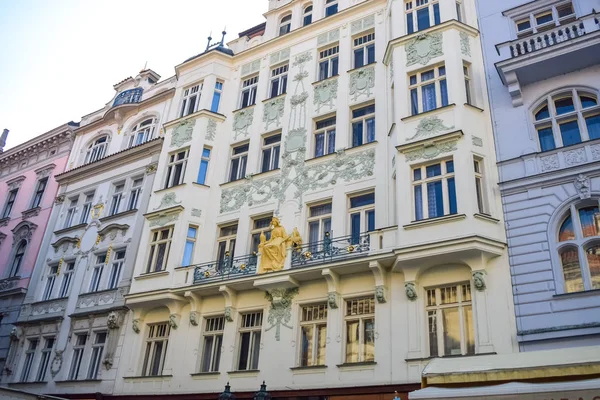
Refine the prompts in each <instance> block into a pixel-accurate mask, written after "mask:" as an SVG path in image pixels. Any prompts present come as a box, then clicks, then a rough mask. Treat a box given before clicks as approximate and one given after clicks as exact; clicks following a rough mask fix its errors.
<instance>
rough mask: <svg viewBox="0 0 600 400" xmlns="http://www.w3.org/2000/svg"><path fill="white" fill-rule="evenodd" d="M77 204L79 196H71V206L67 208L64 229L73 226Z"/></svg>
mask: <svg viewBox="0 0 600 400" xmlns="http://www.w3.org/2000/svg"><path fill="white" fill-rule="evenodd" d="M77 204H79V196H73V197H70V198H69V207H68V208H67V212H66V214H67V215H66V216H65V224H64V226H63V229H66V228H70V227H72V226H73V220H74V219H75V214H76V213H77Z"/></svg>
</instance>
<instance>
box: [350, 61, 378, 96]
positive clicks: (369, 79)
mask: <svg viewBox="0 0 600 400" xmlns="http://www.w3.org/2000/svg"><path fill="white" fill-rule="evenodd" d="M374 87H375V67H373V66H370V67H364V68H362V69H359V70H358V71H355V72H353V73H351V74H350V94H351V95H352V100H353V101H356V100H357V99H358V97H359V96H362V95H366V96H367V97H369V96H371V89H373V88H374Z"/></svg>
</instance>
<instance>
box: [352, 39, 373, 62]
mask: <svg viewBox="0 0 600 400" xmlns="http://www.w3.org/2000/svg"><path fill="white" fill-rule="evenodd" d="M375 48H376V44H375V31H374V30H371V31H368V32H363V33H361V34H360V35H357V36H354V37H353V38H352V65H353V67H354V68H362V67H364V66H367V65H369V64H373V63H374V62H375V57H376V55H375ZM371 49H372V51H371ZM357 53H360V56H359V54H357Z"/></svg>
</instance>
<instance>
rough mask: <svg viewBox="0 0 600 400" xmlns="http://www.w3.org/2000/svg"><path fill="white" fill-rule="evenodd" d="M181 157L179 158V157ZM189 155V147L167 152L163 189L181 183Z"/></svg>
mask: <svg viewBox="0 0 600 400" xmlns="http://www.w3.org/2000/svg"><path fill="white" fill-rule="evenodd" d="M179 157H181V158H179ZM189 157H190V148H189V147H188V148H185V149H180V150H177V151H174V152H171V153H169V154H168V158H167V168H166V170H167V171H166V177H165V183H164V187H163V189H168V188H171V187H174V186H178V185H182V184H183V183H184V182H185V172H186V169H187V163H188V160H189Z"/></svg>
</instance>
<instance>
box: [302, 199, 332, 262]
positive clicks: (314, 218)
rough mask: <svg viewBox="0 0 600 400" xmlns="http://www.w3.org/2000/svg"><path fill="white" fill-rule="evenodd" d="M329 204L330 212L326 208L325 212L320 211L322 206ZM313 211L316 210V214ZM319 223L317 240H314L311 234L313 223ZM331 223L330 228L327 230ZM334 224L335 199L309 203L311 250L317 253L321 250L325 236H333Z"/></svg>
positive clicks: (309, 239) (308, 234)
mask: <svg viewBox="0 0 600 400" xmlns="http://www.w3.org/2000/svg"><path fill="white" fill-rule="evenodd" d="M327 206H329V212H327V211H326V210H325V211H324V212H323V213H320V211H321V210H322V207H327ZM313 211H315V215H313ZM314 223H317V224H318V225H313V226H318V229H317V240H316V241H315V240H313V237H312V234H311V232H312V231H311V224H314ZM328 225H329V230H326V228H327V226H328ZM332 226H333V200H332V199H326V200H322V201H319V202H317V203H311V204H307V215H306V232H307V236H308V238H307V239H308V240H307V242H308V244H309V245H310V251H311V252H312V253H315V252H317V251H319V250H320V246H322V242H323V240H325V238H327V237H329V238H331V236H332V233H333V231H332V229H331V228H332Z"/></svg>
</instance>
